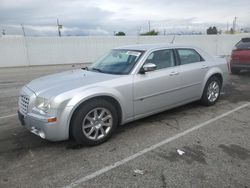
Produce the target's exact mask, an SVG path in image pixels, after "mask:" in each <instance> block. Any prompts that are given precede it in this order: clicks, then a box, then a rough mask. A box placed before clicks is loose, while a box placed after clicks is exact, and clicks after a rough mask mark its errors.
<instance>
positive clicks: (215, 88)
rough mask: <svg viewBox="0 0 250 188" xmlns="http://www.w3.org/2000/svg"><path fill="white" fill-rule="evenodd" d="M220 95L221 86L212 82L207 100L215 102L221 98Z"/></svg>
mask: <svg viewBox="0 0 250 188" xmlns="http://www.w3.org/2000/svg"><path fill="white" fill-rule="evenodd" d="M219 94H220V86H219V84H218V82H216V81H212V82H211V83H210V84H209V86H208V89H207V99H208V100H209V101H210V102H214V101H216V99H217V98H218V97H219Z"/></svg>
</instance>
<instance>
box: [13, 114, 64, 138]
mask: <svg viewBox="0 0 250 188" xmlns="http://www.w3.org/2000/svg"><path fill="white" fill-rule="evenodd" d="M18 118H19V120H20V122H21V124H22V125H23V126H24V127H25V128H27V129H28V130H29V131H30V132H32V133H34V134H35V135H37V136H39V137H41V138H43V139H46V140H50V141H61V140H66V139H67V137H66V136H65V132H64V130H63V129H62V128H61V126H60V124H59V123H58V122H57V121H56V122H48V118H47V117H44V116H41V115H37V114H33V113H28V114H27V115H23V114H22V113H21V112H19V111H18Z"/></svg>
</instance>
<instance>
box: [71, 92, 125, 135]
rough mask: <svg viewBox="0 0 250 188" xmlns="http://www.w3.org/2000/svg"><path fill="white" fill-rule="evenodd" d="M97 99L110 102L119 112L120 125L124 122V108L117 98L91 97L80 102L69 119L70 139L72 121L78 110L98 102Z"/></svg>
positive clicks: (106, 96) (105, 96)
mask: <svg viewBox="0 0 250 188" xmlns="http://www.w3.org/2000/svg"><path fill="white" fill-rule="evenodd" d="M96 99H104V100H107V101H108V102H110V103H111V104H113V105H114V107H115V108H116V110H117V115H118V122H119V124H120V123H121V122H122V117H123V115H122V107H121V104H120V102H119V101H118V100H117V99H116V98H115V97H113V96H110V95H107V94H105V95H96V96H92V97H89V98H87V99H84V100H82V101H80V102H79V103H77V105H75V106H74V108H73V109H72V110H71V113H70V117H69V122H68V127H69V130H68V134H69V137H71V123H72V120H73V118H74V115H75V114H76V112H77V110H78V109H79V108H81V107H82V106H83V105H84V104H86V103H88V102H90V101H93V100H96Z"/></svg>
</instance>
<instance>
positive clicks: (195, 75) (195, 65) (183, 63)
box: [176, 48, 209, 101]
mask: <svg viewBox="0 0 250 188" xmlns="http://www.w3.org/2000/svg"><path fill="white" fill-rule="evenodd" d="M176 55H177V57H178V64H179V73H180V93H181V94H182V96H183V100H185V101H191V100H195V99H199V98H200V97H201V91H202V89H201V87H202V81H203V79H204V77H205V74H206V72H207V71H208V69H209V65H208V64H207V62H206V61H205V60H204V59H203V57H202V56H201V55H200V54H199V53H198V52H197V51H196V50H195V49H192V48H180V49H176Z"/></svg>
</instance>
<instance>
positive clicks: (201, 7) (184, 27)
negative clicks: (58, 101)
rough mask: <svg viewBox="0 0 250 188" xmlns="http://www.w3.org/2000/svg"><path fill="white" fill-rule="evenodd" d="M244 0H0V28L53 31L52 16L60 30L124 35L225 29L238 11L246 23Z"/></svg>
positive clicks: (29, 32)
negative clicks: (215, 28) (22, 25)
mask: <svg viewBox="0 0 250 188" xmlns="http://www.w3.org/2000/svg"><path fill="white" fill-rule="evenodd" d="M248 7H249V2H248V0H238V1H230V0H210V1H207V0H206V1H205V0H193V1H187V0H179V1H172V0H171V1H170V0H158V1H155V0H126V1H117V0H91V1H90V0H88V1H87V0H84V1H83V0H53V1H51V0H1V1H0V29H3V28H4V29H5V30H6V33H7V34H22V29H21V26H20V24H24V27H25V31H26V33H27V35H57V27H56V19H57V18H59V20H60V23H61V24H63V30H62V32H63V34H64V35H112V34H113V32H114V31H125V32H126V33H127V34H129V35H135V34H138V32H139V31H141V32H143V31H147V30H148V20H150V21H151V28H155V29H157V30H159V31H160V32H162V33H163V32H164V31H165V32H167V33H171V32H178V31H205V29H206V28H207V27H208V26H210V25H216V26H218V27H219V28H221V29H225V27H226V25H227V22H228V23H229V24H230V25H231V24H232V20H233V18H234V16H237V17H238V22H237V23H238V24H237V25H238V27H249V26H250V17H249V15H250V10H249V8H248Z"/></svg>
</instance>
